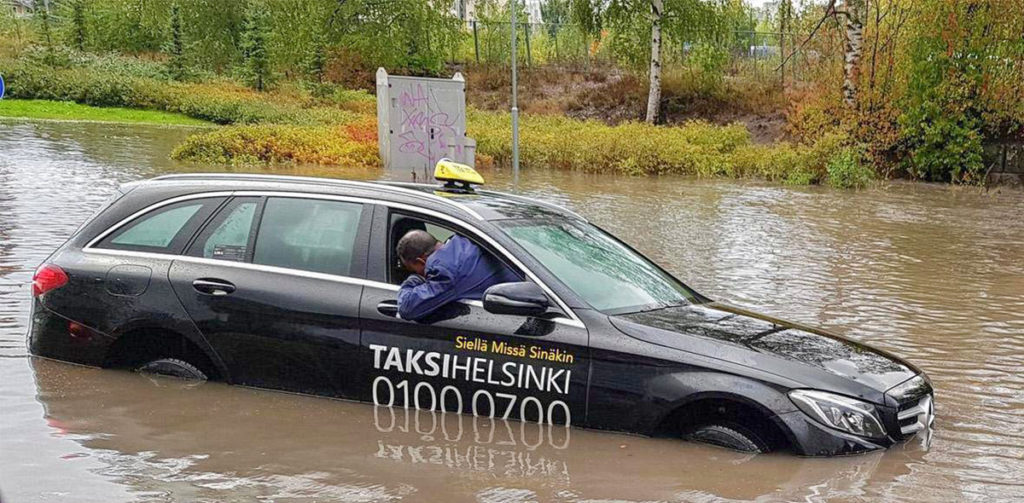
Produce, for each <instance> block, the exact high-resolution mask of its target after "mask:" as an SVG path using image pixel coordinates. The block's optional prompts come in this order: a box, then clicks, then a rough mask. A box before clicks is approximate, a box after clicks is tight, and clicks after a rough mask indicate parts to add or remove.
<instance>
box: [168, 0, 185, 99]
mask: <svg viewBox="0 0 1024 503" xmlns="http://www.w3.org/2000/svg"><path fill="white" fill-rule="evenodd" d="M170 31H171V42H170V46H169V47H168V49H169V52H170V54H171V58H170V60H169V61H168V62H167V67H168V69H169V70H170V73H171V78H173V79H175V80H182V79H184V78H185V75H186V73H187V71H188V68H187V66H186V62H185V41H184V40H183V37H182V33H181V6H179V5H178V4H177V3H174V4H171V26H170Z"/></svg>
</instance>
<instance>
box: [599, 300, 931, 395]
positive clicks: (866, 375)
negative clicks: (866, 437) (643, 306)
mask: <svg viewBox="0 0 1024 503" xmlns="http://www.w3.org/2000/svg"><path fill="white" fill-rule="evenodd" d="M611 321H612V323H613V324H614V325H615V326H616V327H617V328H618V329H619V330H621V331H622V332H623V333H625V334H626V335H629V336H631V337H633V338H636V339H640V340H642V341H645V342H649V343H652V344H657V345H660V346H664V347H669V348H673V349H679V350H682V351H687V352H692V353H698V354H702V355H704V356H710V357H712V358H716V359H720V360H727V361H731V362H733V363H738V364H740V365H744V366H747V367H754V368H757V369H758V370H760V371H764V372H768V373H771V374H775V375H778V376H780V377H783V378H786V379H788V380H790V381H794V382H797V383H800V385H801V386H806V387H812V388H818V389H823V390H826V391H834V392H838V393H844V394H848V395H854V396H860V397H862V398H865V399H869V400H871V401H874V402H876V403H882V402H883V399H882V395H883V394H884V393H885V391H886V390H888V389H890V388H892V387H893V386H896V385H897V384H900V383H902V382H904V381H906V380H908V379H910V378H912V377H914V376H915V375H917V374H918V373H919V371H918V369H916V368H915V367H913V366H912V365H910V364H909V363H906V362H904V361H903V360H901V359H899V358H897V357H896V356H893V355H891V354H889V353H886V352H884V351H881V350H878V349H874V348H872V347H870V346H867V345H864V344H861V343H858V342H855V341H852V340H849V339H846V338H843V337H839V336H837V335H833V334H829V333H827V332H824V331H821V330H818V329H814V328H810V327H805V326H801V325H797V324H794V323H789V322H786V321H782V320H778V319H774V318H770V317H768V316H765V315H762V314H758V313H753V312H750V311H745V310H742V309H739V308H735V307H732V306H726V305H723V304H719V303H708V304H700V305H690V306H680V307H670V308H665V309H657V310H653V311H647V312H642V313H634V314H626V315H618V316H612V317H611ZM721 343H725V344H721Z"/></svg>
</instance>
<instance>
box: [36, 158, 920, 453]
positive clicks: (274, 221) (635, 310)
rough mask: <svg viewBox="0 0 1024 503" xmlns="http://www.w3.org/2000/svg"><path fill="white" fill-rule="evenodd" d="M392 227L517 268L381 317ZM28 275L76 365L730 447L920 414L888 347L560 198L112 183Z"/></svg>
mask: <svg viewBox="0 0 1024 503" xmlns="http://www.w3.org/2000/svg"><path fill="white" fill-rule="evenodd" d="M439 169H440V168H439ZM442 171H443V170H441V171H439V173H441V174H442V175H443V173H442ZM477 176H478V175H477ZM443 177H444V176H439V177H438V178H443ZM325 215H329V218H328V217H325ZM410 229H424V230H427V231H428V232H435V233H437V237H439V238H442V239H443V238H444V237H445V236H448V235H452V234H458V235H461V236H464V237H466V238H468V239H470V240H472V241H473V242H474V243H476V244H477V245H478V246H480V247H482V248H483V249H485V250H486V251H487V252H488V253H491V254H493V256H494V257H495V258H496V259H498V260H500V261H502V262H504V263H505V264H506V265H507V266H509V267H511V268H513V269H514V270H515V271H516V272H517V273H519V274H520V275H521V276H522V277H524V278H526V281H524V282H522V283H507V284H500V285H496V286H494V287H492V288H491V289H489V290H488V291H487V292H486V293H485V295H484V298H483V299H482V302H480V301H461V302H458V303H455V304H452V305H450V306H448V307H447V308H445V309H442V310H441V311H440V312H438V313H435V314H433V315H431V317H430V318H429V319H427V320H425V321H424V322H421V323H414V322H411V321H407V320H402V319H401V318H400V317H398V316H397V315H396V312H397V309H396V305H395V300H394V299H395V294H396V291H397V288H398V287H397V285H398V284H399V283H400V282H401V281H402V279H404V274H406V273H405V272H404V271H403V270H402V269H401V267H400V266H399V265H398V264H397V260H396V257H395V251H394V244H395V242H396V241H397V240H398V239H399V238H400V237H401V236H402V235H404V234H405V233H406V232H408V231H409V230H410ZM33 293H34V295H35V302H34V304H33V306H34V307H33V309H34V311H33V312H34V315H33V326H32V329H31V333H30V347H31V350H32V352H33V353H34V354H36V355H41V356H47V357H51V358H56V359H61V360H67V361H72V362H77V363H83V364H87V365H94V366H103V367H128V368H138V369H142V370H148V371H153V372H157V373H164V374H170V375H176V376H181V377H193V378H211V379H220V380H224V381H227V382H230V383H239V384H245V385H250V386H257V387H265V388H272V389H282V390H288V391H296V392H302V393H310V394H318V395H327V396H335V397H343V398H350V399H356V400H362V401H368V402H373V403H375V404H379V405H386V406H395V407H405V408H416V409H424V410H435V411H442V412H463V413H472V414H474V415H482V416H490V417H497V418H502V419H518V420H524V421H533V422H542V423H548V424H559V425H574V426H584V427H589V428H596V429H608V430H620V431H630V432H637V433H642V434H668V435H677V436H682V437H686V438H690V439H694V440H698V441H704V442H708V443H712V444H717V445H723V446H726V447H731V448H734V449H739V450H744V451H752V452H763V451H768V450H776V449H787V450H791V451H793V452H796V453H799V454H803V455H831V454H842V453H854V452H861V451H866V450H871V449H877V448H882V447H886V446H889V445H892V444H893V443H896V442H899V441H902V440H905V439H907V438H909V437H910V436H912V435H914V434H915V433H916V432H918V431H920V430H922V429H925V428H928V427H929V426H930V424H931V420H932V417H933V416H932V410H933V409H932V405H931V397H932V390H931V385H930V384H929V382H928V380H927V379H926V377H925V376H924V374H922V373H921V372H920V371H919V370H917V369H916V368H914V367H913V366H911V365H910V364H908V363H906V362H904V361H902V360H900V359H898V358H896V357H894V356H892V355H889V354H887V353H884V352H882V351H878V350H875V349H872V348H870V347H867V346H865V345H862V344H858V343H856V342H853V341H850V340H847V339H844V338H841V337H838V336H835V335H831V334H828V333H825V332H823V331H820V330H816V329H812V328H807V327H802V326H797V325H794V324H791V323H787V322H783V321H780V320H775V319H772V318H768V317H766V316H762V315H758V314H755V313H751V312H747V311H744V310H741V309H737V308H734V307H730V306H727V305H723V304H720V303H716V302H714V301H711V300H709V299H707V298H705V297H704V296H702V295H700V294H698V293H696V292H694V291H693V290H691V289H690V288H688V287H687V286H685V285H683V284H682V283H680V282H679V281H678V280H676V279H675V278H673V277H672V276H671V275H669V274H668V273H666V272H665V271H664V270H662V269H661V268H659V267H658V266H657V265H655V264H653V263H652V262H650V261H649V260H647V259H646V258H644V257H643V256H642V255H640V254H639V253H637V252H636V251H634V250H633V249H632V248H630V247H629V246H628V245H625V244H624V243H622V242H621V241H619V240H617V239H616V238H614V237H612V236H611V235H609V234H607V233H605V232H603V231H602V230H600V229H599V228H597V227H595V226H593V225H592V224H590V223H588V222H587V221H586V220H585V219H583V218H582V217H579V216H578V215H575V214H573V213H571V212H569V211H567V210H564V209H561V208H558V207H554V206H551V205H548V204H545V203H541V202H538V201H534V200H530V199H526V198H523V197H519V196H513V195H507V194H499V193H493V192H486V191H477V190H474V189H473V188H472V187H470V186H469V184H463V185H459V184H457V183H455V182H453V181H449V182H448V184H447V185H445V186H444V187H440V188H439V187H437V186H427V185H409V184H388V183H364V182H348V181H340V180H324V179H310V178H298V177H279V176H257V175H173V176H166V177H160V178H157V179H153V180H149V181H145V182H139V183H133V184H129V185H127V186H125V187H123V188H122V189H121V193H120V194H118V195H117V197H116V198H115V200H114V201H113V202H112V203H110V204H109V205H108V206H107V207H105V208H104V209H103V210H101V211H100V212H99V213H98V214H97V216H96V217H94V218H93V219H92V220H91V221H89V222H87V223H86V224H85V225H83V226H82V228H81V229H80V230H79V232H78V233H76V235H75V236H74V237H72V238H71V239H70V240H69V241H68V242H67V243H66V244H65V245H64V246H62V247H61V248H60V249H59V250H57V251H56V252H55V253H54V254H53V255H52V256H51V257H49V258H48V259H47V260H46V262H45V263H44V264H43V265H42V266H40V268H39V269H38V270H37V272H36V276H35V278H34V288H33Z"/></svg>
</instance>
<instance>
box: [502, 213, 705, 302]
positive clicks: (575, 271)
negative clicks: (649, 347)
mask: <svg viewBox="0 0 1024 503" xmlns="http://www.w3.org/2000/svg"><path fill="white" fill-rule="evenodd" d="M495 223H496V224H497V225H498V226H499V227H500V228H501V229H502V230H503V231H504V232H505V234H507V235H508V236H509V237H511V238H512V239H513V240H514V241H515V242H516V243H518V244H519V245H520V246H522V247H523V248H525V249H526V251H527V252H529V253H530V255H532V256H533V258H535V259H537V261H539V262H540V263H541V264H543V265H544V267H545V268H547V269H548V271H550V272H551V274H553V275H555V277H557V278H558V279H559V281H561V282H562V283H564V284H565V285H566V286H567V287H569V289H571V290H572V291H573V292H575V293H576V294H577V295H579V296H580V297H581V298H583V300H585V301H587V303H589V304H590V305H591V306H592V307H593V308H594V309H597V310H599V311H602V312H604V313H607V314H624V313H632V312H637V311H646V310H650V309H658V308H663V307H668V306H676V305H680V304H687V303H690V302H692V301H693V300H694V299H695V297H696V296H695V295H694V294H693V292H691V291H689V290H688V289H687V288H686V287H685V286H683V285H682V283H680V282H679V281H677V280H676V279H674V278H672V277H671V276H669V275H668V274H666V273H665V272H663V271H662V270H661V269H659V268H658V267H657V266H655V265H654V264H652V263H651V262H650V261H649V260H647V259H646V258H644V257H643V256H641V255H639V254H638V253H636V252H634V251H632V250H630V249H629V248H628V247H626V246H625V245H623V244H622V243H620V242H619V241H618V240H616V239H615V238H613V237H611V236H609V235H608V234H606V233H604V232H602V231H601V230H600V229H598V228H596V227H594V226H592V225H590V224H587V223H585V222H581V221H573V220H568V219H557V218H544V219H527V220H502V221H498V222H495Z"/></svg>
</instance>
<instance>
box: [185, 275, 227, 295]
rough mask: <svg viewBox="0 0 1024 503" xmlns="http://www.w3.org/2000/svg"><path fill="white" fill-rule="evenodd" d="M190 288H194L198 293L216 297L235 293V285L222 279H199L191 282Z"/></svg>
mask: <svg viewBox="0 0 1024 503" xmlns="http://www.w3.org/2000/svg"><path fill="white" fill-rule="evenodd" d="M192 288H195V289H196V291H197V292H199V293H205V294H208V295H217V296H220V295H227V294H229V293H231V292H234V291H235V285H233V284H231V282H229V281H224V280H222V279H205V278H200V279H197V280H195V281H193V282H192Z"/></svg>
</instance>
